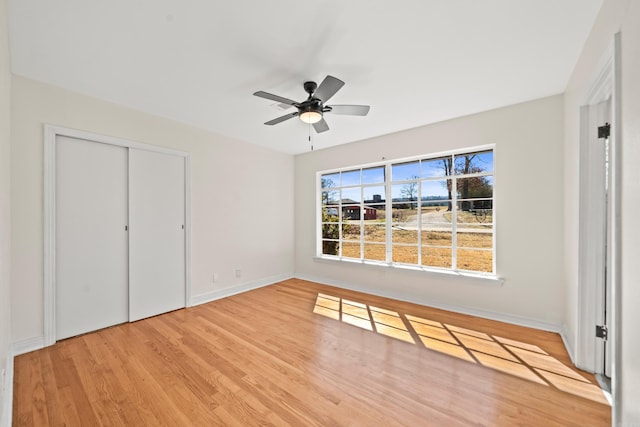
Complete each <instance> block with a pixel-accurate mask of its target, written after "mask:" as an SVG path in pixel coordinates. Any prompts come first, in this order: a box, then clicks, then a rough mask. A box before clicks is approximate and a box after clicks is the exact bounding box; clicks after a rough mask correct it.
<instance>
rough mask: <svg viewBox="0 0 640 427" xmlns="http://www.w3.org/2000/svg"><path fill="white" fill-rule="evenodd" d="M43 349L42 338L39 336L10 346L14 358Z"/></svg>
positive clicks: (43, 340)
mask: <svg viewBox="0 0 640 427" xmlns="http://www.w3.org/2000/svg"><path fill="white" fill-rule="evenodd" d="M44 347H46V344H45V339H44V336H39V337H33V338H27V339H26V340H20V341H16V342H14V343H13V345H12V346H11V350H12V353H13V355H14V356H20V355H21V354H25V353H29V352H32V351H35V350H40V349H41V348H44Z"/></svg>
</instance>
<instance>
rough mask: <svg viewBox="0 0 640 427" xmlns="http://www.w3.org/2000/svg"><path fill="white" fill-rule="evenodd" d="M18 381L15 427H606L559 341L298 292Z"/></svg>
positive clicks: (82, 342) (64, 355)
mask: <svg viewBox="0 0 640 427" xmlns="http://www.w3.org/2000/svg"><path fill="white" fill-rule="evenodd" d="M14 366H15V367H14V369H15V372H14V409H13V414H14V420H13V425H14V426H46V425H51V426H54V425H68V426H87V425H92V426H93V425H105V426H107V425H108V426H112V425H124V426H129V425H135V426H142V425H154V426H155V425H172V426H175V425H177V426H192V425H196V426H197V425H202V426H212V425H221V426H222V425H228V426H258V425H260V426H343V425H349V426H372V425H376V426H378V425H384V426H416V425H421V426H447V427H449V426H471V425H482V426H545V427H547V426H580V427H582V426H594V427H598V426H608V425H610V423H611V408H610V407H609V405H608V404H607V402H606V400H605V399H604V397H603V393H602V391H601V390H600V389H599V387H598V385H597V382H596V381H595V379H594V378H593V376H592V375H590V374H588V373H585V372H582V371H580V370H578V369H576V368H575V367H574V366H573V365H572V364H571V362H570V359H569V356H568V354H567V352H566V350H565V349H564V346H563V344H562V340H561V339H560V337H559V336H558V335H557V334H554V333H550V332H545V331H539V330H534V329H530V328H523V327H518V326H513V325H508V324H504V323H500V322H496V321H491V320H486V319H481V318H478V317H474V316H466V315H461V314H457V313H452V312H447V311H444V310H438V309H434V308H430V307H424V306H419V305H416V304H411V303H406V302H402V301H396V300H391V299H386V298H381V297H377V296H373V295H367V294H362V293H358V292H354V291H349V290H344V289H339V288H335V287H331V286H325V285H321V284H317V283H312V282H307V281H303V280H298V279H291V280H287V281H284V282H280V283H277V284H274V285H271V286H267V287H264V288H260V289H256V290H253V291H250V292H246V293H243V294H239V295H235V296H233V297H229V298H224V299H221V300H218V301H214V302H211V303H208V304H203V305H200V306H196V307H191V308H189V309H184V310H177V311H174V312H171V313H167V314H164V315H161V316H156V317H153V318H150V319H144V320H141V321H138V322H134V323H128V324H124V325H119V326H115V327H112V328H108V329H104V330H101V331H97V332H94V333H91V334H86V335H82V336H79V337H74V338H70V339H67V340H64V341H61V342H59V343H57V344H56V345H54V346H51V347H48V348H45V349H42V350H38V351H35V352H32V353H28V354H24V355H21V356H18V357H16V359H15V362H14Z"/></svg>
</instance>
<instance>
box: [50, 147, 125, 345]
mask: <svg viewBox="0 0 640 427" xmlns="http://www.w3.org/2000/svg"><path fill="white" fill-rule="evenodd" d="M55 155H56V172H55V182H56V188H55V196H56V202H55V215H56V239H55V242H56V247H55V249H56V252H55V262H56V264H55V265H56V270H55V271H56V279H55V283H56V288H55V289H56V297H55V301H56V311H55V312H56V339H62V338H68V337H71V336H74V335H79V334H82V333H85V332H89V331H93V330H96V329H101V328H104V327H107V326H111V325H115V324H118V323H123V322H126V321H127V320H128V318H129V312H128V236H127V231H126V229H125V227H126V225H127V221H128V214H127V211H128V207H127V204H128V202H127V192H128V190H127V149H126V148H123V147H118V146H113V145H107V144H100V143H96V142H91V141H85V140H82V139H76V138H69V137H64V136H58V137H57V139H56V153H55Z"/></svg>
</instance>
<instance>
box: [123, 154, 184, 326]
mask: <svg viewBox="0 0 640 427" xmlns="http://www.w3.org/2000/svg"><path fill="white" fill-rule="evenodd" d="M129 192H130V193H129V200H130V213H129V215H130V217H129V218H130V223H129V224H130V226H131V227H130V241H129V245H130V246H129V250H130V266H129V279H130V286H129V320H130V321H134V320H138V319H143V318H145V317H149V316H154V315H156V314H160V313H164V312H167V311H171V310H175V309H178V308H182V307H185V230H184V224H185V159H184V157H180V156H174V155H169V154H163V153H157V152H151V151H144V150H138V149H133V148H132V149H130V151H129Z"/></svg>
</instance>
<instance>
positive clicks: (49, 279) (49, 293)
mask: <svg viewBox="0 0 640 427" xmlns="http://www.w3.org/2000/svg"><path fill="white" fill-rule="evenodd" d="M58 136H67V137H71V138H79V139H85V140H88V141H94V142H99V143H103V144H110V145H115V146H119V147H125V148H135V149H138V150H146V151H153V152H156V153H163V154H169V155H173V156H180V157H183V158H184V159H185V233H186V234H185V307H189V306H190V302H191V154H190V153H188V152H186V151H180V150H174V149H170V148H165V147H158V146H155V145H151V144H146V143H142V142H137V141H132V140H128V139H124V138H116V137H112V136H106V135H99V134H95V133H92V132H87V131H83V130H78V129H71V128H65V127H61V126H53V125H49V124H45V125H44V301H43V303H44V315H43V321H44V336H43V345H42V346H49V345H53V344H54V343H55V342H56V333H55V331H56V319H55V317H56V316H55V307H56V301H55V294H56V293H55V286H56V284H55V277H56V271H55V268H56V267H55V266H56V259H55V258H56V253H55V241H56V227H55V224H56V218H55V212H56V207H55V200H56V194H55V187H56V185H55V177H56V159H55V152H56V147H55V144H56V137H58Z"/></svg>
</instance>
